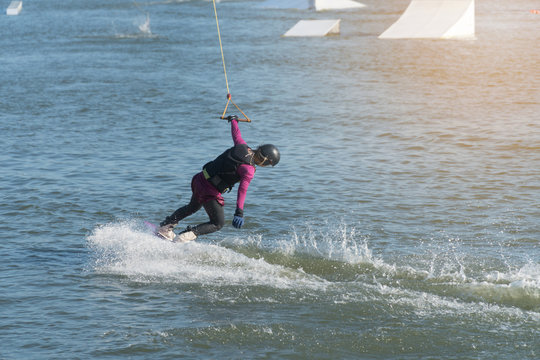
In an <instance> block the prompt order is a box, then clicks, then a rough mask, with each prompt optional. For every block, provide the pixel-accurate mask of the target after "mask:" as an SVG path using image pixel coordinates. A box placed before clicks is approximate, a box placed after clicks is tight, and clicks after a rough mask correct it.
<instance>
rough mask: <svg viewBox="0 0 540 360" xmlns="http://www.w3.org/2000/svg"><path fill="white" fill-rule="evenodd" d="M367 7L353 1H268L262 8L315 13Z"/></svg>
mask: <svg viewBox="0 0 540 360" xmlns="http://www.w3.org/2000/svg"><path fill="white" fill-rule="evenodd" d="M365 6H366V5H364V4H362V3H359V2H357V1H353V0H267V1H265V2H263V3H262V4H261V5H260V7H263V8H270V9H310V10H315V11H324V10H345V9H359V8H363V7H365Z"/></svg>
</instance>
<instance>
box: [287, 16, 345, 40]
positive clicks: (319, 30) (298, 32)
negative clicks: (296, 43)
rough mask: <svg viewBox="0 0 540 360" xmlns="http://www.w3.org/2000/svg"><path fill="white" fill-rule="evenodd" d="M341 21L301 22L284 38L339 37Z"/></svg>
mask: <svg viewBox="0 0 540 360" xmlns="http://www.w3.org/2000/svg"><path fill="white" fill-rule="evenodd" d="M340 22H341V19H337V20H300V21H299V22H297V23H296V25H294V26H293V27H292V28H291V29H290V30H289V31H287V32H286V33H285V34H283V36H285V37H301V36H327V35H338V34H339V24H340Z"/></svg>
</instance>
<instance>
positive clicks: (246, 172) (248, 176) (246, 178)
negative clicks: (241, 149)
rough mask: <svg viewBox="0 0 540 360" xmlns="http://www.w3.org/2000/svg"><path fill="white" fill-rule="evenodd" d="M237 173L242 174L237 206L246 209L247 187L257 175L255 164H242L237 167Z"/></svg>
mask: <svg viewBox="0 0 540 360" xmlns="http://www.w3.org/2000/svg"><path fill="white" fill-rule="evenodd" d="M236 173H237V174H238V175H240V185H239V186H238V195H237V197H236V207H237V208H239V209H242V210H244V201H245V200H246V194H247V189H248V186H249V183H250V182H251V180H252V179H253V176H254V175H255V166H251V165H248V164H242V165H240V166H238V168H237V169H236Z"/></svg>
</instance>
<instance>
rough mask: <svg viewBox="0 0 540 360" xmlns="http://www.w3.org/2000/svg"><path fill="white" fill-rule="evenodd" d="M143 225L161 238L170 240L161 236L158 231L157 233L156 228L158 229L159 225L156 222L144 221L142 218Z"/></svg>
mask: <svg viewBox="0 0 540 360" xmlns="http://www.w3.org/2000/svg"><path fill="white" fill-rule="evenodd" d="M144 226H146V228H147V229H148V230H150V231H151V232H152V234H153V235H154V236H155V237H157V238H159V239H161V240H167V241H170V240H169V239H165V238H164V237H163V236H161V235H160V234H159V233H158V229H159V226H157V225H156V224H153V223H151V222H150V221H146V220H144Z"/></svg>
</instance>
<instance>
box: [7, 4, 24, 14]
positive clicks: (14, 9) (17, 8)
mask: <svg viewBox="0 0 540 360" xmlns="http://www.w3.org/2000/svg"><path fill="white" fill-rule="evenodd" d="M21 10H22V1H12V2H11V4H9V6H8V8H7V10H6V14H7V15H19V14H20V13H21Z"/></svg>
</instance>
